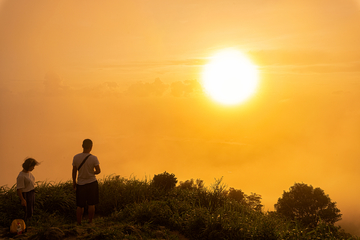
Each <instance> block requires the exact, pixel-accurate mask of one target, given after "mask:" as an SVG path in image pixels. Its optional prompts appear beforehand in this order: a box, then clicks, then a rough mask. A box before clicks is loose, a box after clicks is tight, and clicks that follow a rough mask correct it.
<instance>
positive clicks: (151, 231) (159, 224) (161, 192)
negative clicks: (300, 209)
mask: <svg viewBox="0 0 360 240" xmlns="http://www.w3.org/2000/svg"><path fill="white" fill-rule="evenodd" d="M99 191H100V203H99V204H98V205H97V207H96V216H97V218H96V219H95V225H88V224H84V225H82V226H76V224H75V222H76V218H75V215H76V214H75V210H76V206H75V192H74V191H73V189H72V183H71V182H70V181H69V182H60V183H53V182H38V183H37V185H36V205H35V215H34V216H33V218H32V220H31V222H29V223H28V224H29V226H30V227H31V230H29V232H28V233H27V235H28V236H29V239H39V240H41V239H46V238H47V234H55V235H56V234H58V235H59V239H269V240H271V239H349V240H350V239H359V238H358V237H355V236H352V235H350V234H348V233H345V232H344V231H343V230H342V229H341V228H340V227H335V226H332V225H327V224H325V223H321V224H319V225H318V226H317V227H316V228H313V229H306V228H302V227H301V226H300V225H299V224H298V223H296V222H290V221H287V220H286V219H283V218H282V217H280V216H278V215H277V214H276V213H275V212H262V211H259V210H254V208H251V207H250V206H248V205H246V204H244V203H242V202H239V201H235V200H234V199H231V198H229V197H227V195H226V194H225V193H226V187H225V185H224V184H222V183H221V179H220V180H216V181H215V183H214V184H213V185H211V186H210V187H209V188H205V187H199V188H196V187H189V188H181V187H176V188H173V189H171V190H168V189H161V188H158V187H155V186H154V184H152V181H150V180H141V181H140V180H138V179H136V178H131V179H125V178H121V177H119V176H108V177H106V178H104V179H101V180H99ZM0 212H1V215H0V225H1V226H3V227H4V228H6V227H9V226H10V224H11V221H12V220H13V219H16V218H21V217H22V215H23V213H22V209H21V206H20V202H19V199H18V196H17V195H16V188H15V186H12V187H11V188H8V187H5V186H3V187H0ZM0 237H1V236H0Z"/></svg>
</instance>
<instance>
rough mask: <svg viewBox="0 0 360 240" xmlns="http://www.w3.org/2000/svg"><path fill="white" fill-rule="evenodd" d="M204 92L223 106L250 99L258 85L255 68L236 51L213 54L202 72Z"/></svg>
mask: <svg viewBox="0 0 360 240" xmlns="http://www.w3.org/2000/svg"><path fill="white" fill-rule="evenodd" d="M202 83H203V86H204V88H205V91H206V92H207V93H208V94H209V95H210V96H211V97H212V98H213V99H215V100H216V101H218V102H220V103H223V104H230V105H231V104H237V103H240V102H242V101H244V100H246V99H247V98H248V97H250V96H251V95H252V94H253V93H254V91H255V89H256V86H257V83H258V73H257V69H256V66H255V65H254V64H253V63H251V62H250V60H249V59H247V58H246V57H245V56H244V55H243V54H241V53H240V52H239V51H236V50H224V51H221V52H219V53H217V54H215V55H214V56H213V57H212V58H211V61H210V63H208V64H206V65H205V67H204V70H203V75H202Z"/></svg>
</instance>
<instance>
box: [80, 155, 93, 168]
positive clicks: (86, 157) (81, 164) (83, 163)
mask: <svg viewBox="0 0 360 240" xmlns="http://www.w3.org/2000/svg"><path fill="white" fill-rule="evenodd" d="M90 155H91V154H89V155H87V156H86V157H85V159H84V160H83V161H82V163H81V164H80V166H79V167H78V171H80V168H81V167H82V165H83V164H84V163H85V161H86V160H87V159H88V157H90Z"/></svg>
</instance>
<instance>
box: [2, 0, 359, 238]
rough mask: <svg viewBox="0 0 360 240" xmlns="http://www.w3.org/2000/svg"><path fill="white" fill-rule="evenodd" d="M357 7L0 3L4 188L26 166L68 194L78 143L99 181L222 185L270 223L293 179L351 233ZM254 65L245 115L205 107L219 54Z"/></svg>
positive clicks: (238, 108)
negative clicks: (94, 160)
mask: <svg viewBox="0 0 360 240" xmlns="http://www.w3.org/2000/svg"><path fill="white" fill-rule="evenodd" d="M359 42H360V2H359V1H356V0H295V1H286V0H273V1H265V0H252V1H247V0H239V1H231V0H225V1H205V0H200V1H188V0H185V1H179V0H174V1H164V0H154V1H142V0H134V1H115V0H107V1H101V2H100V1H93V0H89V1H82V0H79V1H70V0H62V1H60V0H55V1H48V0H32V1H25V0H18V1H12V0H8V1H6V0H0V146H1V147H0V161H1V163H2V167H3V172H2V174H1V177H0V186H3V185H8V186H13V185H14V184H15V181H16V177H17V175H18V173H19V172H20V171H21V170H22V168H21V164H22V163H23V161H24V159H25V158H26V157H33V158H35V159H36V160H38V161H39V162H41V164H40V165H39V166H37V167H36V168H35V170H34V172H33V174H34V176H35V177H36V180H37V181H56V182H57V181H68V180H70V179H71V170H72V166H71V164H72V158H73V156H74V155H75V154H77V153H79V152H81V151H82V148H81V143H82V141H83V140H84V139H85V138H90V139H92V140H93V142H94V147H93V151H92V153H93V154H94V155H96V156H97V157H98V159H99V162H100V166H101V170H102V173H101V174H100V178H102V177H105V176H108V175H110V174H116V175H120V176H124V177H131V176H136V177H137V178H140V179H141V178H152V177H153V176H154V174H159V173H162V172H164V171H167V172H169V173H174V174H175V176H176V177H177V179H178V180H179V181H186V180H188V179H191V178H193V179H197V178H199V179H202V180H204V182H205V185H206V186H209V185H211V184H212V183H214V179H215V178H216V179H220V178H221V177H223V182H224V183H225V184H226V185H227V186H228V187H233V188H235V189H241V190H242V191H243V192H244V193H246V194H251V193H252V192H253V193H257V194H260V195H261V196H262V200H261V201H262V204H263V205H265V206H264V211H267V210H273V209H274V204H275V203H276V202H277V200H278V198H279V197H281V196H282V194H283V191H284V190H285V191H288V189H289V188H290V187H291V186H293V185H294V183H295V182H300V183H301V182H303V183H306V184H308V185H312V186H313V187H320V188H321V189H323V190H324V192H325V193H326V194H328V195H329V197H330V198H331V200H332V201H334V202H336V203H337V207H338V208H339V209H340V210H341V213H342V214H343V215H342V219H343V220H341V221H339V222H338V224H340V225H341V226H342V227H343V228H344V229H345V230H346V231H348V232H350V233H353V234H357V235H359V236H360V231H359V229H360V220H359V219H360V203H359V199H360V191H358V189H359V183H360V174H359V169H360V161H359V159H360V148H359V147H358V145H359V142H360V125H359V122H360V110H359V109H360V101H359V100H360V82H359V77H360V45H359ZM229 48H233V49H237V50H239V51H241V52H242V53H243V54H244V55H245V56H246V57H247V58H248V60H249V61H250V62H251V63H253V64H254V66H256V69H257V71H258V81H257V85H256V91H255V92H254V93H253V94H252V95H251V96H250V97H248V98H247V99H246V100H245V101H244V102H242V103H241V104H234V105H223V104H221V103H219V102H217V101H214V100H213V99H212V98H211V97H209V96H208V94H207V93H206V91H205V90H204V88H203V86H202V80H201V79H202V71H203V69H204V67H205V65H206V64H208V63H209V59H211V57H212V56H213V55H214V54H215V53H217V52H219V51H221V50H223V49H229Z"/></svg>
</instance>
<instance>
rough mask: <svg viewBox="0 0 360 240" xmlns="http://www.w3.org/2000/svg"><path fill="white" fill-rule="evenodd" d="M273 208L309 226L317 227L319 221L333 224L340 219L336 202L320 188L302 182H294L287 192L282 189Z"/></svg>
mask: <svg viewBox="0 0 360 240" xmlns="http://www.w3.org/2000/svg"><path fill="white" fill-rule="evenodd" d="M275 209H276V211H277V212H278V213H279V214H281V215H283V216H285V217H287V218H289V219H291V220H296V221H299V222H300V223H301V224H303V225H304V226H305V227H310V228H314V227H317V226H318V225H319V223H320V222H323V223H326V224H329V225H333V224H334V223H335V222H337V221H339V220H340V219H341V214H340V210H339V209H338V208H337V207H336V203H335V202H331V199H330V198H329V196H328V195H325V193H324V191H323V190H322V189H320V188H315V189H314V188H313V187H312V186H311V185H310V186H308V185H307V184H304V183H295V185H294V186H292V187H291V188H290V190H289V192H285V191H284V193H283V196H282V198H279V199H278V202H277V203H276V204H275Z"/></svg>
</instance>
